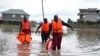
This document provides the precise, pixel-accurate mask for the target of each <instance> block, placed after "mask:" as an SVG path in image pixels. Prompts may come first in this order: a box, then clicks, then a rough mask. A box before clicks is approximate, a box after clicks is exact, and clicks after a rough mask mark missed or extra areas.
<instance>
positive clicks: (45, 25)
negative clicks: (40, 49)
mask: <svg viewBox="0 0 100 56" xmlns="http://www.w3.org/2000/svg"><path fill="white" fill-rule="evenodd" d="M43 21H44V22H42V23H41V24H40V25H39V26H38V27H37V29H36V31H35V33H37V31H38V29H39V28H40V27H41V39H42V43H45V42H46V41H47V39H48V38H49V36H48V31H49V23H48V20H47V18H44V19H43Z"/></svg>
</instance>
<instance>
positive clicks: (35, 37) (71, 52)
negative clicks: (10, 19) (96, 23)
mask: <svg viewBox="0 0 100 56" xmlns="http://www.w3.org/2000/svg"><path fill="white" fill-rule="evenodd" d="M17 34H18V31H13V29H12V30H7V29H2V28H0V56H100V30H97V29H86V30H79V29H78V30H74V31H72V30H70V29H65V30H64V35H63V39H62V45H61V50H60V51H52V50H49V51H46V50H45V48H44V47H45V46H44V44H41V36H40V33H37V34H35V33H34V32H33V33H32V42H31V44H30V45H23V44H20V42H19V41H18V40H17V39H16V36H17Z"/></svg>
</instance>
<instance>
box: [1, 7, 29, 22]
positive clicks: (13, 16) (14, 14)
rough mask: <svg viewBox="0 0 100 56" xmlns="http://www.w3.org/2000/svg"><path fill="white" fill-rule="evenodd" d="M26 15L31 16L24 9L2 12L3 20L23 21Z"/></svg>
mask: <svg viewBox="0 0 100 56" xmlns="http://www.w3.org/2000/svg"><path fill="white" fill-rule="evenodd" d="M24 16H26V17H28V18H29V14H28V13H26V12H25V11H24V10H22V9H9V10H7V11H4V12H2V20H3V21H21V20H22V19H23V17H24Z"/></svg>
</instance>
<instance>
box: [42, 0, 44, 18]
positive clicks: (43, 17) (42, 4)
mask: <svg viewBox="0 0 100 56" xmlns="http://www.w3.org/2000/svg"><path fill="white" fill-rule="evenodd" d="M42 16H43V19H44V5H43V0H42Z"/></svg>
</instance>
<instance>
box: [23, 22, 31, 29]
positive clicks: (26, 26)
mask: <svg viewBox="0 0 100 56" xmlns="http://www.w3.org/2000/svg"><path fill="white" fill-rule="evenodd" d="M21 23H22V29H30V22H29V21H28V20H27V21H26V22H25V21H24V20H23V21H22V22H21Z"/></svg>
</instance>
